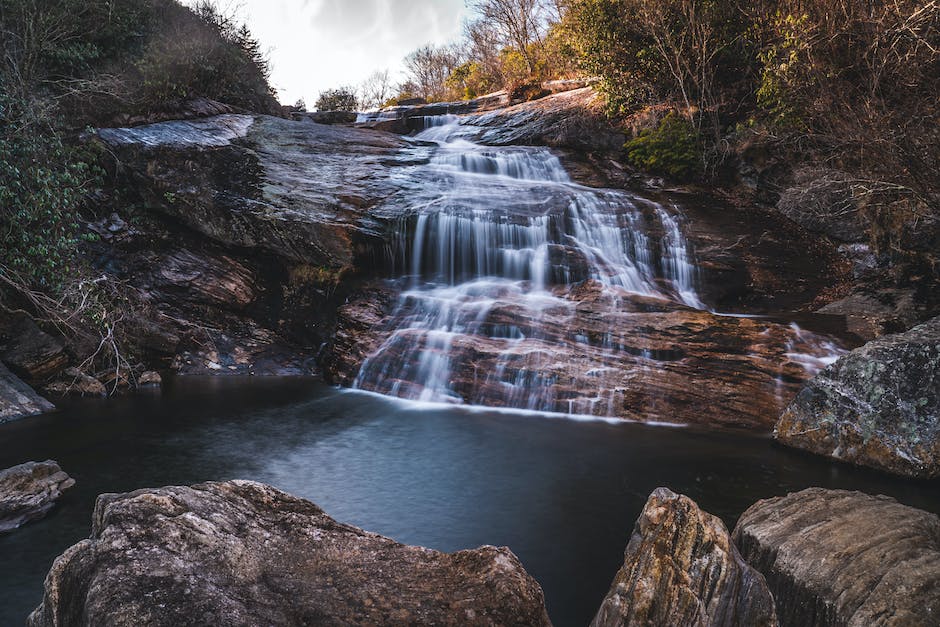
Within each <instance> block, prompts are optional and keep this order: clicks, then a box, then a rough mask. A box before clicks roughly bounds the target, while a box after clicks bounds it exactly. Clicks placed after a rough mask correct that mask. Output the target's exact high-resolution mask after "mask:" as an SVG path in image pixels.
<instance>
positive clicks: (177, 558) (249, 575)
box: [29, 481, 549, 627]
mask: <svg viewBox="0 0 940 627" xmlns="http://www.w3.org/2000/svg"><path fill="white" fill-rule="evenodd" d="M29 624H30V625H32V626H34V627H36V626H40V625H48V626H52V625H70V624H106V625H116V626H118V625H171V626H174V627H177V626H179V625H192V624H200V625H220V624H225V625H246V626H247V625H380V624H402V625H405V624H436V625H548V624H549V620H548V617H547V615H546V613H545V607H544V604H543V596H542V590H541V588H540V587H539V585H538V584H537V583H536V582H535V580H533V579H532V578H531V577H530V576H529V575H528V574H527V573H526V572H525V570H523V568H522V566H521V564H520V563H519V561H518V560H517V559H516V557H515V556H514V555H513V554H512V553H511V552H510V551H509V550H508V549H506V548H496V547H490V546H486V547H481V548H478V549H474V550H468V551H458V552H456V553H450V554H448V553H439V552H437V551H432V550H430V549H424V548H420V547H413V546H405V545H402V544H398V543H397V542H394V541H393V540H390V539H388V538H384V537H382V536H379V535H376V534H373V533H368V532H366V531H363V530H361V529H358V528H356V527H352V526H350V525H344V524H342V523H339V522H336V521H335V520H333V519H332V518H330V517H329V516H327V515H326V514H325V513H324V512H323V511H322V510H321V509H320V508H318V507H317V506H316V505H314V504H313V503H310V502H309V501H305V500H303V499H299V498H295V497H292V496H290V495H288V494H285V493H283V492H280V491H278V490H275V489H274V488H271V487H268V486H265V485H262V484H259V483H254V482H248V481H230V482H225V483H206V484H201V485H197V486H193V487H191V488H190V487H167V488H159V489H151V490H140V491H137V492H132V493H129V494H122V495H114V494H107V495H102V496H101V497H99V498H98V503H97V505H96V507H95V514H94V517H93V526H92V534H91V537H90V538H89V539H88V540H83V541H82V542H79V543H78V544H76V545H75V546H73V547H72V548H70V549H68V550H67V551H66V552H65V553H63V554H62V555H61V556H60V557H59V558H58V559H57V560H56V561H55V563H54V564H53V566H52V570H51V571H50V572H49V575H48V577H47V578H46V589H45V596H44V598H43V602H42V605H41V606H40V607H39V608H38V609H37V610H36V611H35V612H33V614H32V615H31V616H30V619H29Z"/></svg>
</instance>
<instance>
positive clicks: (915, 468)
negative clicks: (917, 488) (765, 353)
mask: <svg viewBox="0 0 940 627" xmlns="http://www.w3.org/2000/svg"><path fill="white" fill-rule="evenodd" d="M775 437H776V438H777V440H778V441H780V442H782V443H784V444H786V445H788V446H794V447H797V448H801V449H804V450H807V451H811V452H813V453H817V454H820V455H828V456H831V457H834V458H837V459H841V460H843V461H847V462H851V463H854V464H859V465H862V466H869V467H872V468H877V469H879V470H884V471H888V472H891V473H894V474H899V475H906V476H910V477H922V478H933V477H940V318H934V319H933V320H931V321H929V322H927V323H924V324H922V325H920V326H917V327H914V328H913V329H911V330H910V331H908V332H907V333H901V334H897V335H889V336H885V337H883V338H880V339H878V340H874V341H872V342H869V343H868V344H866V345H864V346H862V347H861V348H858V349H856V350H854V351H852V352H851V353H849V354H848V355H845V356H844V357H842V358H841V359H840V360H839V361H837V362H835V363H834V364H832V365H831V366H829V367H828V368H826V369H825V370H824V371H822V372H821V373H819V374H818V375H817V376H816V377H815V378H814V379H812V380H811V381H809V382H808V383H807V384H806V385H805V387H803V389H802V390H800V392H799V394H798V395H797V396H796V398H795V400H794V401H793V402H792V403H791V404H790V405H789V407H787V409H786V411H784V413H783V415H781V417H780V420H779V421H778V422H777V427H776V430H775Z"/></svg>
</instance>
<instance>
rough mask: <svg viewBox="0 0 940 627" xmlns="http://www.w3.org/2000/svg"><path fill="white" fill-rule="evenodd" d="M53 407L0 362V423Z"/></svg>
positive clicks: (32, 414) (50, 409) (39, 412)
mask: <svg viewBox="0 0 940 627" xmlns="http://www.w3.org/2000/svg"><path fill="white" fill-rule="evenodd" d="M53 409H55V406H54V405H53V404H52V403H50V402H49V401H47V400H46V399H44V398H42V397H41V396H39V395H38V394H37V393H36V392H35V391H34V390H33V389H32V388H31V387H29V386H28V385H26V384H25V383H23V381H21V380H20V379H19V377H17V376H16V375H15V374H13V373H12V372H10V371H9V370H7V367H6V366H4V365H3V363H2V362H0V423H3V422H6V421H8V420H16V419H17V418H25V417H27V416H35V415H36V414H41V413H43V412H47V411H52V410H53Z"/></svg>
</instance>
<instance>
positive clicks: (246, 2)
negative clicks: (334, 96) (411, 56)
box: [223, 0, 469, 104]
mask: <svg viewBox="0 0 940 627" xmlns="http://www.w3.org/2000/svg"><path fill="white" fill-rule="evenodd" d="M223 6H224V4H223ZM238 6H239V8H240V10H239V13H238V15H239V17H240V18H241V19H242V20H244V21H245V22H246V23H247V24H248V26H249V28H250V29H251V31H252V32H253V33H254V35H255V37H257V38H258V40H259V41H260V42H261V46H262V48H263V49H266V50H268V49H269V50H270V59H271V67H272V75H271V82H272V84H273V85H274V87H275V88H276V89H277V90H278V93H279V97H280V99H281V101H282V102H284V103H293V102H295V101H296V100H297V99H298V98H304V99H305V100H306V101H307V103H308V104H312V103H313V102H315V101H316V99H317V96H318V95H319V93H320V92H321V91H323V90H325V89H329V88H331V87H337V86H339V85H355V84H357V83H359V82H361V81H362V80H363V79H364V78H366V77H367V76H368V75H369V74H371V73H372V72H373V71H374V70H381V69H389V70H391V72H392V74H393V75H394V76H398V74H399V72H401V70H402V59H403V58H404V57H405V55H407V54H408V53H409V52H411V51H412V50H414V49H415V48H417V47H418V46H422V45H424V44H426V43H434V44H444V43H449V42H451V41H454V40H456V39H457V38H458V37H459V35H460V29H461V24H462V22H463V20H464V18H465V17H466V16H467V15H468V12H469V10H468V9H467V8H466V7H465V5H464V0H423V1H422V0H241V2H239V4H238Z"/></svg>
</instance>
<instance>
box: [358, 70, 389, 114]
mask: <svg viewBox="0 0 940 627" xmlns="http://www.w3.org/2000/svg"><path fill="white" fill-rule="evenodd" d="M357 91H358V93H359V106H360V107H362V108H363V109H378V108H379V107H381V106H382V105H384V104H385V103H386V102H388V100H389V99H390V98H391V97H392V96H393V95H394V93H393V92H394V89H393V87H392V81H391V79H390V77H389V74H388V70H376V71H375V72H373V73H372V74H370V75H369V76H368V78H366V79H365V80H364V81H362V83H361V84H360V85H359V89H358V90H357Z"/></svg>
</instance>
